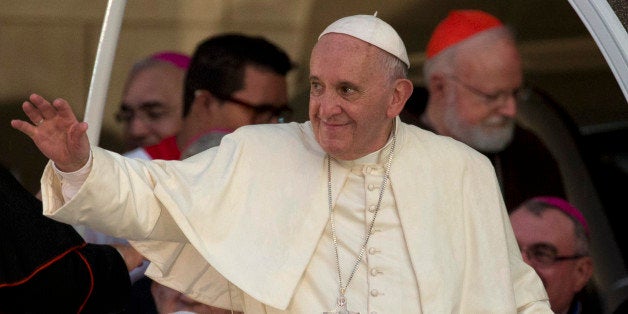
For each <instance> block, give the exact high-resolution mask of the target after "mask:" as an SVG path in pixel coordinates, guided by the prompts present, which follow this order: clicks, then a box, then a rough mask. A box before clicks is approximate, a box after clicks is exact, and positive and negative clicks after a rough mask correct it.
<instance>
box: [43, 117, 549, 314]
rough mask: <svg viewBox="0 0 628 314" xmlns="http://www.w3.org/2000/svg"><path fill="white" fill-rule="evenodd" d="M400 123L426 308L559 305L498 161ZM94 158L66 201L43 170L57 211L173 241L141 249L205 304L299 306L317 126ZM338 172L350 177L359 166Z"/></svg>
mask: <svg viewBox="0 0 628 314" xmlns="http://www.w3.org/2000/svg"><path fill="white" fill-rule="evenodd" d="M397 124H398V128H397V138H398V150H397V152H396V153H395V159H394V161H393V167H392V169H391V183H392V194H393V195H394V200H395V203H396V207H397V210H398V215H399V219H400V222H401V229H402V232H403V236H404V237H405V240H406V244H407V253H408V256H409V259H410V263H411V267H412V270H413V271H414V275H415V278H416V281H417V282H418V289H419V295H420V306H421V310H422V312H423V313H458V312H459V313H515V312H517V311H519V312H525V313H535V312H539V313H541V312H543V313H551V311H550V310H549V303H548V302H547V296H546V294H545V291H544V289H543V286H542V284H541V282H540V280H539V279H538V276H536V274H535V273H534V271H533V270H532V269H531V268H530V267H528V266H527V265H526V264H525V263H523V261H522V260H521V256H520V253H519V250H518V248H517V245H516V242H515V239H514V236H513V233H512V230H511V228H510V225H509V222H508V216H507V214H506V211H505V209H504V207H503V202H502V200H501V195H500V194H499V188H498V186H497V182H496V179H495V175H494V172H493V170H492V167H491V166H490V163H489V162H488V160H487V159H486V158H484V157H483V156H482V155H480V154H478V153H476V152H474V151H472V150H471V149H469V148H468V147H466V146H464V145H462V144H460V143H459V142H456V141H453V140H451V139H449V138H444V137H440V136H435V135H433V134H432V133H430V132H426V131H423V130H420V129H418V128H416V127H413V126H408V125H406V124H403V123H401V122H400V121H399V120H397ZM93 153H94V156H93V166H92V170H91V172H90V175H89V177H88V179H87V181H86V182H85V184H84V186H83V187H82V188H81V189H80V190H79V193H78V194H77V195H76V196H75V197H74V199H73V200H72V201H71V202H69V203H68V204H66V205H65V206H63V207H61V206H62V204H63V203H62V197H61V195H60V190H61V189H60V186H59V185H60V184H59V182H58V179H57V178H56V177H55V174H54V172H53V171H52V170H51V168H50V167H48V168H47V169H46V172H45V174H44V177H43V178H42V190H43V197H44V208H45V209H44V211H45V213H46V214H47V215H50V216H51V217H53V218H55V219H58V220H61V221H64V222H66V223H71V224H80V223H89V224H90V225H91V226H93V227H94V228H95V229H100V230H101V231H105V232H107V233H111V234H113V235H115V236H122V237H127V238H131V239H136V240H142V239H152V240H161V241H171V243H160V242H157V241H140V242H138V243H136V244H135V245H136V247H137V248H138V249H139V250H140V252H142V253H143V254H145V255H146V256H147V257H149V258H150V259H151V261H152V264H151V267H150V268H149V270H148V274H150V275H151V276H152V277H154V278H157V279H158V280H159V281H160V282H163V283H167V284H168V285H169V286H171V287H175V288H177V289H179V290H182V291H184V292H186V293H188V294H190V295H191V296H193V297H195V298H197V299H200V300H203V301H204V302H207V303H214V304H218V303H222V304H223V305H224V303H225V302H229V301H230V300H229V299H231V300H233V299H234V297H233V295H234V294H236V298H235V300H236V301H238V300H242V302H241V303H240V304H238V302H236V304H234V305H235V306H236V308H242V309H244V310H245V311H246V312H247V313H282V311H280V310H281V309H286V308H288V307H289V306H290V305H291V304H293V303H298V302H300V301H299V300H293V297H294V296H295V295H299V294H298V293H296V290H297V287H298V286H299V285H300V283H301V281H302V280H304V279H303V278H304V277H302V276H303V275H304V273H305V272H306V269H307V267H308V265H309V263H310V261H312V257H313V255H314V252H315V250H316V248H317V245H318V243H319V240H320V239H321V236H322V234H323V232H324V230H325V227H326V226H327V222H328V213H327V209H326V204H327V195H326V194H327V193H326V172H325V162H324V160H325V159H324V156H325V154H324V152H323V151H322V150H321V149H320V147H319V146H318V144H317V143H316V141H315V140H314V137H313V135H312V132H311V126H310V125H309V123H305V124H295V123H292V124H284V125H263V126H250V127H243V128H240V129H239V130H238V131H236V132H234V133H233V134H231V135H229V136H226V137H225V138H224V140H223V143H222V144H221V146H220V148H218V149H210V150H208V151H207V152H205V153H201V154H199V155H196V156H194V157H192V158H190V159H188V160H186V161H184V162H177V161H175V162H153V163H149V162H143V161H137V160H128V159H124V158H122V157H120V156H119V155H116V154H113V153H109V152H106V151H104V150H101V149H98V148H93ZM338 168H339V169H338V171H335V172H334V175H335V176H336V177H337V178H338V179H339V180H340V182H344V181H345V180H346V176H347V174H348V171H344V172H343V171H342V168H341V167H338ZM336 173H337V175H336ZM131 187H132V188H131ZM173 222H176V223H173ZM177 242H179V243H177ZM187 242H189V244H186V243H187ZM330 249H331V248H330ZM199 253H200V255H199ZM201 255H202V257H201ZM207 262H209V264H211V265H212V266H213V267H214V268H212V267H210V266H209V265H208V264H207ZM215 270H218V271H219V272H220V273H221V274H222V275H223V276H224V277H226V278H229V281H230V282H231V283H232V285H231V288H234V286H236V287H237V288H238V289H235V288H234V289H231V290H232V293H231V295H230V296H229V292H228V291H227V288H226V287H225V286H226V283H221V282H217V283H215V282H213V281H212V279H213V278H214V276H215V275H216V273H215ZM329 275H330V274H320V276H325V277H327V276H329ZM317 278H318V277H317ZM311 280H317V279H316V278H312V279H311ZM240 290H241V291H240ZM239 292H241V293H242V294H241V295H240V296H237V293H239ZM295 293H296V294H295ZM335 293H336V291H335V289H334V290H332V291H331V292H330V295H334V296H335ZM302 297H303V296H300V298H302ZM350 302H351V301H350ZM353 302H355V301H353ZM360 302H364V301H360ZM389 306H390V309H389V311H388V312H390V313H394V312H398V308H397V307H396V305H395V304H390V305H389ZM327 307H328V305H325V308H323V309H319V308H316V309H311V310H308V311H306V312H307V313H314V312H319V311H322V310H328V308H327Z"/></svg>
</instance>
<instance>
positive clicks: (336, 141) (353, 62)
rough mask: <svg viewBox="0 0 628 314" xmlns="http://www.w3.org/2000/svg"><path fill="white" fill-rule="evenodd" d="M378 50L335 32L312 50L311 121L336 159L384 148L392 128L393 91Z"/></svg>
mask: <svg viewBox="0 0 628 314" xmlns="http://www.w3.org/2000/svg"><path fill="white" fill-rule="evenodd" d="M378 49H379V48H376V47H375V46H372V45H369V44H367V43H366V42H363V41H361V40H358V39H356V38H354V37H351V36H348V35H343V34H336V33H330V34H326V35H324V36H323V37H321V38H320V39H319V41H318V43H317V44H316V46H315V47H314V49H313V50H312V55H311V58H310V108H309V117H310V121H311V123H312V128H313V130H314V135H315V136H316V140H317V141H318V143H319V144H320V145H321V147H322V148H323V149H324V150H325V151H326V152H327V153H329V154H330V155H331V156H333V157H335V158H339V159H344V160H352V159H356V158H359V157H362V156H365V155H367V154H369V153H371V152H374V151H376V150H378V149H380V148H381V147H383V146H384V144H385V143H386V141H387V139H388V136H389V134H390V131H391V129H392V121H393V118H394V117H395V115H396V113H394V112H392V111H394V110H390V104H391V103H392V101H393V90H394V87H393V84H392V82H391V81H390V79H389V76H388V75H387V74H386V73H384V71H383V70H382V69H383V66H382V65H381V62H380V61H379V60H380V57H378V53H381V52H379V51H378Z"/></svg>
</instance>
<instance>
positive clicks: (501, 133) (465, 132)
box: [445, 107, 515, 153]
mask: <svg viewBox="0 0 628 314" xmlns="http://www.w3.org/2000/svg"><path fill="white" fill-rule="evenodd" d="M450 108H451V109H450V110H448V111H447V112H446V113H445V124H446V125H447V128H449V131H450V133H451V134H452V137H453V138H455V139H457V140H459V141H461V142H463V143H465V144H467V145H469V146H471V147H472V148H474V149H475V150H478V151H480V152H482V153H497V152H500V151H502V150H504V149H505V148H506V146H508V144H510V142H511V141H512V138H513V135H514V131H515V122H514V119H511V118H506V117H502V116H492V117H489V118H487V119H486V120H484V121H482V123H481V124H479V125H471V124H468V123H465V122H463V121H460V119H458V117H457V113H456V112H455V109H454V108H452V107H450Z"/></svg>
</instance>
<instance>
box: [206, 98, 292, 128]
mask: <svg viewBox="0 0 628 314" xmlns="http://www.w3.org/2000/svg"><path fill="white" fill-rule="evenodd" d="M216 97H218V98H219V99H222V100H224V101H228V102H232V103H234V104H237V105H240V106H243V107H245V108H247V109H249V110H251V111H253V112H254V114H255V120H256V121H259V122H270V121H271V120H272V119H273V118H276V119H277V122H279V123H284V122H288V121H290V118H291V117H292V113H293V111H292V108H290V107H288V106H287V105H283V106H279V107H277V106H274V105H271V104H259V105H254V104H252V103H249V102H248V101H244V100H242V99H238V98H235V97H233V96H220V95H216Z"/></svg>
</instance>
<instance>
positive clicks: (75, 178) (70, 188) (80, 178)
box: [52, 150, 92, 203]
mask: <svg viewBox="0 0 628 314" xmlns="http://www.w3.org/2000/svg"><path fill="white" fill-rule="evenodd" d="M52 168H53V169H54V171H55V173H56V174H57V177H58V178H59V181H61V195H63V201H64V203H67V202H69V201H70V200H71V199H72V198H74V196H75V195H76V193H78V191H79V189H80V188H81V186H83V183H85V180H87V176H88V175H89V173H90V171H91V170H92V151H91V150H90V151H89V158H88V159H87V163H85V166H83V168H81V169H79V170H76V171H74V172H63V171H61V170H59V168H57V166H56V165H55V164H54V163H53V164H52Z"/></svg>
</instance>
